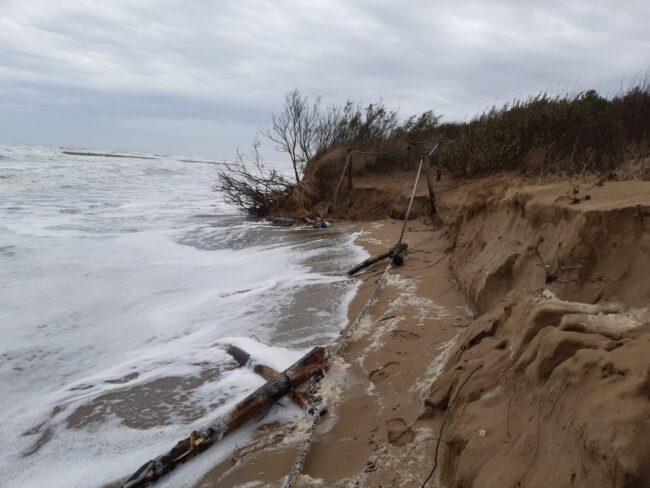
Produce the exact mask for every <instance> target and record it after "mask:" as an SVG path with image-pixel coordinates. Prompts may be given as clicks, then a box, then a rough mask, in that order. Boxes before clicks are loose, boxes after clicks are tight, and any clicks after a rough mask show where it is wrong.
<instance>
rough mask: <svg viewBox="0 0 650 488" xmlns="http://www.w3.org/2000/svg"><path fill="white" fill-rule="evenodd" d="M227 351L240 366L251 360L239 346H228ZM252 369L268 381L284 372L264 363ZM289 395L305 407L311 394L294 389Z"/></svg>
mask: <svg viewBox="0 0 650 488" xmlns="http://www.w3.org/2000/svg"><path fill="white" fill-rule="evenodd" d="M226 352H227V353H228V354H230V355H231V356H232V357H233V359H234V360H235V361H237V363H239V365H240V366H246V365H247V364H248V362H249V361H250V360H251V355H250V354H248V353H247V352H246V351H244V350H243V349H240V348H239V347H237V346H232V345H231V346H228V349H227V350H226ZM252 369H253V371H254V372H255V373H257V374H258V375H260V376H261V377H262V378H264V379H265V380H266V381H272V380H274V379H276V378H277V377H278V376H280V375H281V374H282V373H280V372H279V371H276V370H275V369H273V368H271V367H270V366H265V365H263V364H253V365H252ZM289 396H290V397H291V400H293V402H294V403H295V404H296V405H298V406H299V407H300V408H303V407H304V406H305V405H307V403H308V402H309V396H308V395H307V394H306V393H305V392H303V391H296V390H294V391H292V392H290V393H289Z"/></svg>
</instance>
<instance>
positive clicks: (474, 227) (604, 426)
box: [427, 182, 650, 488]
mask: <svg viewBox="0 0 650 488" xmlns="http://www.w3.org/2000/svg"><path fill="white" fill-rule="evenodd" d="M571 190H572V186H571V185H568V184H553V185H545V186H538V187H530V186H524V187H520V188H516V189H510V190H508V191H506V192H505V193H503V194H501V195H495V198H493V199H492V200H490V199H488V201H486V202H483V203H482V204H481V206H480V208H479V209H478V210H475V211H474V212H470V213H468V214H466V216H465V217H464V218H462V219H461V220H460V221H459V222H458V223H457V225H456V227H455V228H454V229H451V230H450V237H451V238H452V239H453V241H454V242H453V243H452V246H453V250H452V259H451V263H452V267H453V270H454V272H455V274H456V275H457V277H458V280H459V283H460V285H461V288H462V289H463V290H464V292H465V293H466V295H467V296H468V297H469V298H470V299H471V300H472V301H473V303H474V305H475V309H476V311H477V313H478V314H480V315H479V316H478V317H477V318H476V319H475V320H474V321H473V322H472V324H471V325H470V327H469V328H468V329H467V330H466V331H465V333H464V334H463V336H462V338H461V340H460V341H459V343H458V346H457V347H456V348H455V350H454V351H453V352H452V354H451V360H450V361H449V362H448V363H447V366H446V368H445V372H444V374H443V375H442V376H441V377H440V378H439V379H438V381H437V382H436V384H435V385H434V387H433V388H432V389H431V395H430V397H429V399H428V400H427V407H428V409H429V411H430V412H431V415H434V416H446V417H447V419H448V424H447V426H446V428H445V437H444V439H445V447H446V449H445V450H444V456H443V459H442V465H441V473H440V474H441V480H442V482H443V483H442V484H443V485H444V486H449V487H461V486H462V487H465V486H473V487H494V486H503V487H511V486H512V487H519V486H522V487H524V486H525V487H540V488H541V487H547V486H553V487H593V486H612V487H630V488H631V487H639V488H640V487H645V486H649V485H648V483H649V482H650V481H649V480H650V441H649V440H648V439H650V360H649V359H648V358H649V353H650V317H649V313H648V308H647V307H648V305H649V304H650V279H649V278H648V276H649V273H650V184H649V183H647V182H624V183H605V185H603V186H602V187H601V186H596V187H591V188H589V189H588V191H587V190H584V191H582V192H580V193H579V196H580V198H582V200H581V201H580V202H579V203H574V202H572V199H571V198H569V197H567V195H572V191H571ZM587 195H589V198H588V199H584V197H586V196H587ZM461 387H462V388H461Z"/></svg>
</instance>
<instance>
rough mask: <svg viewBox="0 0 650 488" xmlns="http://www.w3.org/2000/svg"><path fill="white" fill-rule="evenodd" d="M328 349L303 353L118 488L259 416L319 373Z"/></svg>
mask: <svg viewBox="0 0 650 488" xmlns="http://www.w3.org/2000/svg"><path fill="white" fill-rule="evenodd" d="M328 359H329V353H328V352H327V350H326V349H325V348H323V347H316V348H314V349H312V350H311V351H310V352H308V353H307V354H305V355H304V356H303V357H302V358H300V359H299V360H298V361H297V362H296V363H294V364H293V365H292V366H290V367H289V368H287V369H286V370H284V372H282V373H280V374H279V376H277V377H276V378H275V379H273V380H271V381H269V382H268V383H266V384H264V385H262V386H261V387H259V388H258V389H257V390H255V391H254V392H253V393H251V394H250V395H248V396H247V397H246V398H244V399H243V400H242V401H241V402H239V403H238V404H237V405H236V406H235V408H234V409H233V411H232V412H231V413H230V414H228V415H226V416H225V417H222V418H221V419H219V420H218V421H217V422H215V423H214V424H212V425H211V426H209V427H207V428H205V429H203V430H200V431H194V432H192V433H191V434H190V436H189V437H186V438H185V439H183V440H182V441H179V442H178V443H177V444H176V445H175V446H174V447H172V448H171V449H170V450H169V451H167V452H166V453H164V454H161V455H160V456H158V457H157V458H155V459H152V460H150V461H148V462H146V463H145V464H144V465H142V466H141V467H140V469H138V470H137V471H136V472H135V473H134V474H133V475H131V477H129V478H128V479H127V480H126V481H125V482H124V483H123V484H122V488H135V487H140V486H144V485H146V484H147V483H150V482H152V481H155V480H157V479H159V478H160V477H161V476H163V475H164V474H166V473H168V472H170V471H172V470H173V469H174V468H176V467H177V466H178V465H180V464H182V463H183V462H185V461H187V460H188V459H191V458H193V457H194V456H196V455H197V454H199V453H200V452H202V451H204V450H205V449H207V448H208V447H210V446H211V445H212V444H214V443H215V442H217V441H219V440H221V439H222V438H223V437H224V436H225V435H227V434H229V433H231V432H233V431H235V430H237V429H238V428H239V427H241V426H242V425H244V424H245V423H247V422H248V421H250V420H252V419H253V418H255V417H259V416H260V415H261V414H262V413H264V412H265V411H266V410H267V409H268V408H269V407H270V406H271V405H273V403H275V402H276V401H277V400H279V399H280V398H282V397H283V396H285V395H286V394H287V393H289V392H290V391H292V390H294V389H295V388H296V387H298V386H300V385H301V384H303V383H304V382H305V381H307V380H309V379H310V378H312V377H314V376H316V375H317V374H319V373H321V372H322V371H323V369H324V368H325V367H326V366H327V361H328Z"/></svg>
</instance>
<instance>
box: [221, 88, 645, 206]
mask: <svg viewBox="0 0 650 488" xmlns="http://www.w3.org/2000/svg"><path fill="white" fill-rule="evenodd" d="M261 133H262V135H263V136H265V137H266V138H267V139H269V140H270V141H272V142H273V143H274V144H275V147H276V149H277V150H279V151H281V152H283V153H286V154H287V155H288V156H289V158H290V160H291V162H292V166H293V171H294V178H293V181H289V180H287V179H286V178H285V177H283V176H281V175H279V174H278V173H277V172H275V171H267V170H265V169H264V167H263V165H261V164H259V161H260V158H259V153H258V151H257V150H258V148H259V145H258V144H257V143H256V144H255V145H254V154H255V157H254V158H246V157H242V156H241V155H239V158H238V160H237V161H236V162H235V163H233V164H232V165H230V166H229V167H227V168H226V169H225V170H224V171H222V172H221V173H220V174H219V183H218V185H217V188H218V189H219V190H221V191H222V192H223V193H224V194H225V195H226V200H227V201H228V202H229V203H231V204H233V205H235V206H236V207H237V208H239V209H241V210H243V211H244V212H246V213H248V214H250V215H253V216H256V217H260V216H264V215H268V214H269V213H272V212H273V211H274V210H278V209H282V208H286V207H289V208H291V209H294V208H295V207H296V206H300V205H302V203H301V202H303V203H306V204H307V207H309V202H310V201H313V202H317V201H323V199H326V198H327V195H323V191H326V192H327V191H330V192H331V189H332V184H331V183H332V181H333V180H336V179H338V178H339V177H340V172H341V169H342V167H343V163H344V161H345V158H346V150H349V149H355V150H366V151H381V152H389V154H383V155H378V156H373V157H370V158H366V159H367V161H365V160H364V161H363V164H357V165H356V166H355V168H354V172H355V174H360V173H362V174H366V173H368V174H374V173H381V172H390V171H393V170H395V169H398V168H403V169H408V167H409V166H410V165H411V164H412V160H413V159H414V155H413V154H411V153H410V152H409V150H408V149H406V148H407V147H409V143H417V142H421V141H424V140H429V139H433V138H435V137H439V136H443V137H444V138H445V142H444V143H443V144H442V145H441V147H440V150H439V152H438V154H437V156H436V159H437V161H436V164H437V165H438V166H439V167H442V168H443V169H444V170H445V171H446V172H447V173H448V174H449V175H451V176H452V177H454V178H461V179H468V178H477V177H484V176H488V175H491V174H496V173H499V172H502V171H517V172H520V173H521V174H522V175H526V176H559V177H571V176H574V175H584V174H596V175H599V176H600V177H609V178H611V179H646V180H647V179H650V165H649V164H648V163H649V161H650V159H649V158H648V156H649V155H650V144H649V142H650V140H649V139H650V85H648V83H647V82H646V81H643V82H639V83H635V84H633V86H631V87H630V88H628V89H627V90H625V91H623V92H621V93H620V94H618V95H616V96H614V97H611V98H605V97H603V96H601V95H599V94H598V93H597V92H596V91H595V90H588V91H584V92H581V93H578V94H577V95H555V96H552V95H549V94H547V93H542V94H539V95H536V96H532V97H529V98H528V99H525V100H515V101H513V102H511V103H507V104H505V105H503V106H501V107H492V108H490V109H489V110H487V111H485V112H484V113H482V114H480V115H478V116H477V117H475V118H474V119H472V120H470V121H468V122H458V123H456V122H455V123H444V124H441V123H439V117H438V116H436V115H435V114H434V112H433V111H427V112H424V113H423V114H422V115H420V116H412V117H410V118H408V119H407V120H406V121H403V122H401V121H400V118H399V114H398V113H397V112H396V111H394V110H390V109H388V108H387V107H386V106H385V105H384V104H383V103H374V104H370V105H368V106H365V107H364V106H361V105H358V104H354V103H353V102H351V101H348V102H346V103H345V104H344V105H342V106H337V105H329V106H323V105H322V103H321V101H320V99H316V100H315V101H310V100H309V99H308V98H307V97H304V96H303V95H301V93H300V91H298V90H294V91H292V92H289V93H288V94H287V95H286V97H285V101H284V106H283V109H282V111H281V112H280V113H279V114H274V116H273V121H272V124H271V126H270V127H268V128H266V129H263V130H262V131H261ZM415 147H416V146H411V148H415ZM316 162H318V164H317V165H314V168H315V169H314V170H313V171H311V173H312V174H311V175H308V173H310V171H309V170H308V167H309V166H310V165H311V163H316ZM325 162H326V163H327V164H326V165H325V166H328V168H324V167H323V166H324V164H323V163H325ZM316 166H318V167H317V168H316ZM306 169H307V171H306ZM306 176H311V177H307V178H306ZM316 176H318V178H316ZM323 177H327V179H328V181H326V182H323V181H317V180H319V179H322V178H323ZM330 180H332V181H330ZM299 203H300V205H299Z"/></svg>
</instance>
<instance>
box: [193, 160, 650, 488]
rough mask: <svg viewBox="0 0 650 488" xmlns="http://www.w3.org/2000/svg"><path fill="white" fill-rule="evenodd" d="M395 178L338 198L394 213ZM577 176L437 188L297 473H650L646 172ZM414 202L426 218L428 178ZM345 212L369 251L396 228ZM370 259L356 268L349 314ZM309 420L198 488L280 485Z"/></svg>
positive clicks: (357, 479) (576, 479)
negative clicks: (578, 181)
mask: <svg viewBox="0 0 650 488" xmlns="http://www.w3.org/2000/svg"><path fill="white" fill-rule="evenodd" d="M399 176H400V177H399V178H397V177H396V175H395V174H393V175H385V176H383V177H377V176H375V177H368V178H358V179H357V180H355V189H354V192H355V193H354V195H353V196H354V197H355V198H350V199H349V201H348V204H347V207H348V208H349V209H351V212H352V214H354V215H355V216H366V217H368V216H371V217H380V216H382V215H384V216H390V215H393V213H394V212H396V210H395V209H398V208H399V207H400V206H401V203H402V202H403V199H404V195H406V194H408V190H409V188H408V185H407V184H406V183H407V182H408V181H412V176H413V174H412V171H410V172H403V173H401V174H400V175H399ZM391 188H392V189H391ZM573 189H574V186H572V185H568V184H565V183H561V184H550V185H542V186H539V185H537V186H530V184H529V182H526V181H523V180H521V179H518V178H513V177H510V176H502V177H493V178H489V179H487V180H483V181H478V182H473V183H471V184H466V185H462V186H454V185H453V184H450V182H441V183H437V190H438V198H439V199H438V210H439V213H440V215H441V216H442V217H443V220H444V221H445V226H444V227H442V228H436V227H435V226H433V225H431V222H430V221H428V220H427V219H426V218H420V219H419V220H416V221H412V222H410V223H409V226H408V231H407V233H406V237H405V241H406V242H408V243H409V245H410V251H411V253H410V254H409V256H408V258H407V260H406V263H405V265H404V266H403V267H401V268H398V269H393V270H392V271H391V273H390V276H389V277H388V280H387V282H386V285H385V286H384V287H383V288H382V289H381V291H380V292H379V295H378V298H377V301H376V302H375V303H374V305H373V306H372V307H371V308H370V312H369V314H368V315H367V316H366V317H365V319H364V320H363V321H362V322H361V325H360V327H359V328H358V330H357V331H356V332H355V334H354V337H353V340H352V342H351V343H350V345H349V347H348V348H347V349H346V350H345V351H344V353H343V355H342V357H341V358H340V359H339V360H337V361H336V363H335V364H334V367H333V368H332V370H331V372H330V374H329V375H328V377H327V383H326V384H327V396H328V402H329V403H328V414H327V415H326V416H325V417H324V418H323V419H322V421H321V423H320V425H319V427H318V428H317V430H316V435H315V437H314V442H313V444H312V447H311V449H310V451H309V453H308V456H307V460H306V463H305V465H304V469H303V474H304V477H303V480H302V481H303V484H304V486H322V487H348V486H367V487H379V486H383V487H390V486H394V487H422V486H429V487H433V486H445V487H454V488H461V487H463V488H466V487H467V488H468V487H486V488H487V487H496V486H498V487H513V488H514V487H547V486H553V487H567V488H568V487H584V488H587V487H593V486H613V487H621V488H622V487H631V488H636V487H645V486H647V480H648V479H650V471H648V470H649V469H650V468H649V467H650V444H649V441H648V439H650V435H649V434H650V360H649V359H648V357H650V356H649V355H648V354H649V353H650V323H649V317H648V310H647V308H646V307H647V306H648V303H649V302H650V279H648V274H649V273H650V261H649V260H650V183H647V182H623V183H611V182H606V183H605V184H604V185H602V186H601V185H594V182H592V183H584V184H582V185H581V189H580V190H579V191H578V192H577V193H574V192H573ZM366 193H368V194H371V195H372V198H371V199H369V200H368V199H366V200H364V199H363V198H362V197H360V196H359V195H363V194H366ZM587 196H588V198H587ZM417 198H418V199H419V202H420V203H419V204H418V209H419V210H418V211H417V212H418V214H419V215H422V214H423V213H426V206H427V202H428V200H427V195H426V187H424V186H423V185H421V187H420V188H418V192H417ZM576 202H577V203H576ZM324 205H325V204H324ZM420 207H421V208H420ZM323 208H324V207H323ZM397 213H399V212H397ZM346 225H352V226H353V228H354V229H356V230H359V231H360V232H361V234H360V236H359V239H358V242H359V243H360V244H361V245H363V246H364V247H366V248H367V249H368V251H369V252H371V253H374V252H377V251H380V250H381V251H383V250H385V249H386V248H387V247H389V246H391V245H392V244H393V243H394V242H395V240H396V237H397V235H398V234H399V228H400V222H399V221H398V220H393V219H386V218H384V219H381V220H375V221H370V222H365V223H361V224H346ZM381 270H383V267H377V268H375V269H374V271H371V272H369V273H366V274H364V275H363V276H362V277H361V280H362V283H361V285H360V288H359V293H358V295H357V297H356V299H355V300H354V303H353V305H352V307H351V310H350V314H349V318H350V322H352V321H353V319H354V318H355V317H356V315H357V313H358V312H359V310H360V309H361V307H362V306H363V305H364V304H365V302H366V301H367V299H368V297H369V295H370V293H371V292H372V290H373V288H374V286H375V283H376V280H377V279H378V278H379V273H380V271H381ZM304 429H305V425H293V426H278V427H276V428H275V429H274V430H272V431H271V432H269V431H268V430H266V431H265V432H260V437H259V439H260V444H261V445H264V446H267V448H266V449H264V450H253V451H252V452H250V453H247V454H246V455H243V454H244V453H241V455H239V456H236V457H235V459H234V460H233V461H232V463H224V464H223V465H221V466H218V467H216V468H215V469H214V470H213V471H212V472H211V473H210V474H208V475H207V476H206V477H205V478H204V479H203V480H202V481H201V483H199V485H198V486H202V487H212V486H247V487H253V486H281V482H282V479H283V477H284V476H285V475H286V474H287V473H288V472H289V469H290V466H291V463H292V462H293V460H294V458H295V455H296V453H297V446H298V443H299V442H300V441H301V439H302V433H303V432H304ZM247 483H249V484H247Z"/></svg>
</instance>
